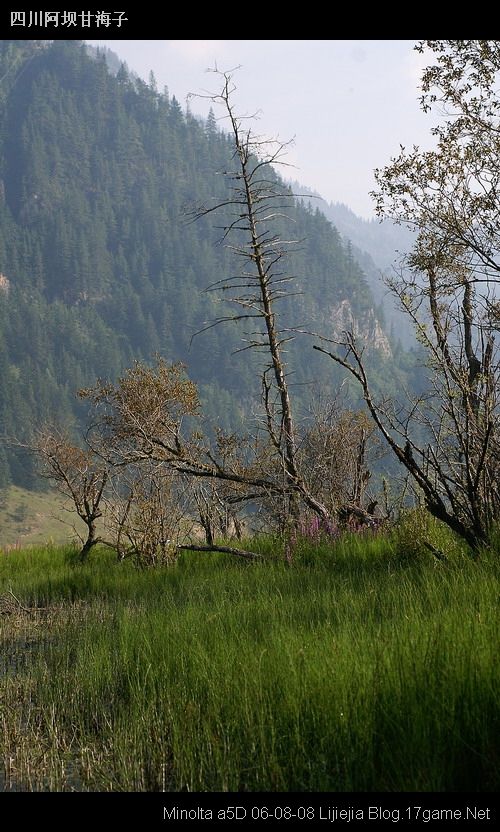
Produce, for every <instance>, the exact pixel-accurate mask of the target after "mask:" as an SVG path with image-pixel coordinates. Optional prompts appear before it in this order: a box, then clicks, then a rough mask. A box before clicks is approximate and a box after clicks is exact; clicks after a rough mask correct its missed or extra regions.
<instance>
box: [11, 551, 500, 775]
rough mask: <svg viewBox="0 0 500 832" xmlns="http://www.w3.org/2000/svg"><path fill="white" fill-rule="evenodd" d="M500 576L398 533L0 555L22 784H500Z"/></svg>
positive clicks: (493, 567)
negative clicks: (426, 555)
mask: <svg viewBox="0 0 500 832" xmlns="http://www.w3.org/2000/svg"><path fill="white" fill-rule="evenodd" d="M258 547H259V549H260V550H261V551H262V552H263V553H264V552H266V551H267V552H269V553H272V548H273V543H272V541H270V540H264V539H263V540H261V541H259V543H258ZM497 580H498V558H493V557H492V558H484V560H482V561H481V562H480V563H479V564H473V563H471V562H470V561H464V562H463V563H462V562H460V563H456V562H454V561H451V562H450V563H449V564H448V565H446V566H441V565H440V564H438V565H437V568H436V567H435V565H434V563H433V562H432V561H431V560H423V559H420V560H418V559H417V560H415V559H413V560H411V561H410V560H409V559H405V558H402V557H401V556H400V555H398V554H397V553H396V552H395V550H394V546H393V543H392V541H390V540H387V539H384V538H378V539H377V541H376V542H375V541H374V542H373V543H372V544H371V545H370V547H369V548H368V550H366V549H363V547H362V546H361V544H360V542H359V539H357V540H354V539H349V538H346V539H345V540H343V541H342V542H341V544H338V545H336V546H335V547H334V548H332V547H330V548H329V550H327V549H326V548H325V549H324V550H323V551H322V552H317V551H313V550H311V552H310V553H309V557H306V553H305V552H304V561H303V562H302V563H300V564H298V563H297V564H296V565H295V566H293V567H292V568H290V567H288V566H286V565H285V564H284V563H283V562H277V561H273V560H272V559H268V560H267V561H265V562H264V563H261V564H251V565H249V564H246V563H244V564H243V563H239V562H238V563H234V562H233V561H231V560H230V559H228V558H226V557H218V556H216V555H210V556H208V557H206V556H204V555H194V556H193V555H192V554H189V555H183V556H182V557H181V558H180V559H179V561H178V563H177V564H176V565H175V566H174V567H173V568H171V569H168V570H158V571H147V570H146V571H143V572H141V571H137V570H134V569H133V567H132V566H131V564H129V563H127V562H125V563H121V564H118V563H116V561H115V562H114V563H113V560H112V556H111V555H110V554H109V553H107V552H105V551H101V552H95V553H94V554H93V555H92V558H91V560H90V561H89V563H88V564H86V565H83V566H82V565H74V564H73V563H72V557H71V550H68V549H66V550H54V549H52V550H38V551H25V552H16V553H11V554H10V555H8V556H5V557H1V558H0V597H1V598H2V600H3V599H6V598H7V597H8V598H10V607H9V609H10V610H11V614H10V615H9V616H5V619H4V620H5V622H6V627H5V628H4V631H3V636H2V637H3V642H4V644H3V646H4V648H5V649H4V650H3V655H4V656H5V657H6V660H5V661H7V662H9V656H10V664H8V665H7V666H8V668H9V670H8V672H7V673H6V672H3V673H1V672H0V695H1V696H2V702H3V703H5V707H4V708H3V709H2V712H1V714H0V721H1V726H2V730H1V732H0V738H1V739H0V748H1V757H2V758H3V759H4V760H5V759H6V758H9V759H10V764H9V765H10V770H11V771H13V772H15V776H14V779H13V782H12V783H11V787H16V788H20V787H23V786H24V787H29V788H30V789H32V790H36V789H40V788H48V789H71V788H77V789H79V790H88V789H98V790H101V789H102V790H112V791H117V790H127V791H129V790H160V789H166V790H183V789H188V790H200V791H203V790H209V791H214V790H215V791H227V790H231V791H238V790H263V791H277V790H281V791H290V790H292V791H293V790H297V791H323V790H325V791H336V790H341V791H358V790H361V791H370V790H375V791H398V790H402V791H413V790H415V791H447V790H449V791H461V790H464V791H489V790H495V789H496V788H498V785H499V783H500V759H499V757H498V751H497V740H496V738H497V736H498V730H499V728H500V725H499V722H498V713H499V704H500V703H499V699H498V691H499V690H500V687H499V684H498V683H499V681H500V680H499V678H498V673H499V667H500V664H499V662H498V637H497V634H498V604H497V600H498V599H497V595H498V591H497ZM8 590H11V591H12V592H13V593H14V595H15V596H16V598H17V599H19V601H20V603H21V604H22V605H23V606H24V607H26V608H27V609H29V608H30V607H31V609H32V612H31V613H22V612H19V610H18V613H17V614H15V610H14V608H13V606H12V596H9V595H8V592H7V591H8ZM6 603H7V602H6ZM14 606H15V604H14ZM36 606H39V607H43V608H44V609H43V610H41V611H40V612H39V613H36V610H35V607H36ZM30 622H31V623H30ZM42 622H43V626H42V627H40V624H41V623H42ZM20 633H22V636H21V637H22V643H23V645H26V644H29V645H30V647H29V653H28V655H27V648H26V647H24V659H23V661H21V659H20V657H19V656H18V654H17V653H16V650H17V649H18V648H17V645H18V643H19V638H20ZM56 635H57V638H55V636H56ZM27 667H29V673H26V668H27ZM28 709H29V719H27V717H28ZM42 751H43V753H42Z"/></svg>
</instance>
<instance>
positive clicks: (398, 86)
mask: <svg viewBox="0 0 500 832" xmlns="http://www.w3.org/2000/svg"><path fill="white" fill-rule="evenodd" d="M89 43H92V44H94V45H96V46H98V45H106V46H108V47H109V48H110V49H112V50H113V51H114V52H116V54H117V55H119V57H120V58H122V59H123V60H124V61H126V63H127V64H128V66H129V67H130V69H132V70H134V71H135V72H137V73H138V74H139V75H141V76H142V77H143V78H145V79H146V80H147V79H148V77H149V72H150V70H151V69H152V70H153V72H154V74H155V76H156V80H157V84H158V89H159V90H162V89H163V87H164V86H165V85H167V86H168V88H169V92H170V94H171V95H175V96H176V97H177V98H178V100H179V101H180V103H181V104H182V105H183V107H184V106H185V103H186V95H187V94H188V93H199V92H203V91H204V90H205V91H207V90H208V91H211V92H216V91H217V78H216V77H215V76H214V75H213V74H210V73H207V72H206V70H207V69H208V68H210V67H211V68H213V67H214V65H215V64H217V66H218V67H219V69H223V70H228V69H232V68H233V67H236V66H241V68H240V69H239V70H238V72H237V73H236V74H235V81H236V84H237V87H238V90H237V94H236V95H237V97H236V98H235V102H236V103H237V107H238V110H239V111H240V112H241V113H248V114H250V113H253V112H255V111H256V110H259V111H260V119H259V122H258V123H256V124H255V129H256V131H257V132H258V133H259V134H261V133H262V134H263V135H265V136H268V137H276V136H278V137H279V138H280V139H281V140H283V141H288V139H291V138H294V139H295V142H294V145H293V146H292V148H291V149H290V153H289V156H288V162H291V163H293V164H294V165H296V168H287V169H283V171H282V172H283V174H284V175H285V176H287V177H288V178H291V179H293V178H295V179H298V180H299V181H300V182H302V183H303V184H305V185H308V186H309V187H312V188H314V189H316V190H317V191H318V192H319V193H320V194H321V195H322V196H323V197H324V198H325V199H326V200H328V201H333V202H345V203H346V204H347V205H349V206H350V207H351V208H352V209H353V210H354V211H355V212H356V213H358V214H360V215H362V216H365V217H370V216H372V215H373V211H372V201H371V199H370V197H369V191H370V190H371V189H372V188H373V186H374V179H373V169H374V168H375V167H381V166H383V165H384V164H386V163H387V162H388V161H389V159H390V157H391V156H392V155H394V154H396V153H397V152H398V150H399V145H400V143H401V144H403V145H406V146H409V145H412V144H420V145H421V146H429V144H430V138H429V128H430V126H431V121H432V119H431V117H430V116H425V115H424V114H423V113H422V112H421V111H420V109H419V106H418V95H419V90H418V84H419V80H420V71H421V69H422V67H423V66H424V65H425V60H424V59H423V58H422V57H421V56H420V55H418V54H417V53H416V52H414V50H413V46H414V43H415V42H414V41H407V40H341V41H339V40H147V41H145V40H126V41H124V40H111V41H106V40H103V41H89ZM190 106H191V109H192V111H193V112H199V113H202V114H206V112H207V111H208V104H206V103H205V102H202V101H199V100H196V99H192V100H191V102H190ZM216 115H217V113H216Z"/></svg>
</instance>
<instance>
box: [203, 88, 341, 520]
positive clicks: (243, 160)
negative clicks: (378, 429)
mask: <svg viewBox="0 0 500 832" xmlns="http://www.w3.org/2000/svg"><path fill="white" fill-rule="evenodd" d="M218 75H219V76H220V77H221V79H222V89H221V92H220V93H218V94H217V95H214V96H210V100H211V102H212V104H214V105H215V106H221V107H222V110H223V114H224V116H223V117H224V118H225V119H226V120H227V122H228V124H229V129H230V134H231V137H232V140H233V146H234V152H233V160H234V163H235V164H234V168H233V169H231V170H228V171H224V175H225V177H226V178H227V179H228V181H229V189H228V196H227V198H226V199H224V200H222V201H216V202H215V203H214V204H204V205H202V206H199V207H198V208H197V209H196V210H195V211H194V212H193V214H192V217H193V219H197V220H198V219H200V218H203V217H207V216H208V215H210V214H212V213H214V212H217V213H218V214H219V215H223V224H222V225H221V226H219V229H220V231H221V232H222V240H223V241H224V242H225V244H226V246H227V247H228V249H229V250H230V251H231V252H232V253H233V254H234V255H235V256H236V257H237V258H239V259H240V260H242V261H243V263H244V267H243V269H242V271H241V272H240V273H239V274H236V275H233V276H232V277H227V276H225V277H223V278H221V280H219V281H217V282H216V283H215V284H214V285H212V286H210V287H208V288H209V290H210V291H216V292H222V293H224V295H225V297H226V299H227V300H228V301H229V302H232V303H233V304H235V305H236V306H237V307H239V309H240V311H238V312H237V313H236V314H235V315H232V316H227V317H222V318H219V319H218V320H217V321H214V322H212V323H211V324H209V325H208V326H217V325H218V324H221V323H224V322H226V321H228V320H231V321H238V322H242V321H243V322H248V321H251V323H252V326H253V327H256V328H255V329H252V330H250V331H249V332H246V333H245V346H243V347H242V348H241V350H239V351H243V350H257V351H259V352H260V353H261V354H262V353H263V354H264V355H265V360H264V367H263V370H262V401H263V405H264V412H265V418H264V425H265V431H266V434H267V438H268V441H269V444H270V447H272V448H273V450H274V454H275V456H276V457H277V458H278V459H279V465H278V468H279V470H280V471H281V470H282V471H283V472H284V488H285V491H286V492H287V495H288V505H289V507H290V512H291V513H292V515H296V514H297V511H298V506H297V500H301V501H302V502H303V503H304V504H305V505H307V506H308V508H309V509H311V510H312V511H314V512H315V513H316V514H318V515H320V516H321V517H323V518H325V519H328V510H327V508H326V506H325V505H324V504H323V503H322V502H321V501H320V500H318V499H317V497H316V496H315V495H314V493H313V492H312V491H310V489H309V488H308V487H307V484H306V482H305V480H304V478H303V476H302V475H301V472H300V469H299V465H298V452H297V429H296V425H295V419H294V415H293V408H292V402H291V398H290V391H289V386H288V381H287V368H286V363H285V360H284V345H285V344H286V342H287V341H289V340H290V339H291V337H293V336H291V335H290V333H286V334H285V333H284V332H282V331H280V328H279V326H278V322H277V312H276V304H277V303H278V302H279V301H280V299H282V298H283V297H284V296H290V294H291V291H290V289H289V286H288V284H289V283H290V282H291V281H292V280H293V278H292V276H290V275H287V274H286V273H284V272H283V271H282V261H283V259H284V258H285V257H286V255H287V253H288V252H289V251H290V250H291V249H292V248H293V247H294V246H296V245H297V244H298V242H299V241H298V240H295V239H285V238H284V237H283V236H282V235H281V234H280V232H279V231H278V225H279V223H280V222H282V221H283V220H288V218H287V215H286V210H287V208H290V207H291V204H292V194H291V192H290V190H289V188H287V187H286V186H285V185H284V184H283V183H282V182H281V181H280V180H279V179H278V177H277V176H276V175H275V172H274V170H273V166H275V165H279V164H284V161H283V155H284V152H285V150H286V145H285V144H283V143H282V142H279V141H269V140H266V139H262V138H260V137H258V136H256V135H254V133H253V132H252V130H251V129H249V128H247V127H246V126H245V124H244V119H243V118H242V117H240V116H238V115H237V113H236V111H235V108H234V105H233V102H232V95H233V93H234V90H235V86H234V84H233V80H232V76H231V73H226V72H221V73H218ZM272 485H273V487H272V491H273V492H276V491H280V490H281V491H282V490H283V482H279V483H278V482H276V481H274V483H273V484H272ZM264 487H265V486H264Z"/></svg>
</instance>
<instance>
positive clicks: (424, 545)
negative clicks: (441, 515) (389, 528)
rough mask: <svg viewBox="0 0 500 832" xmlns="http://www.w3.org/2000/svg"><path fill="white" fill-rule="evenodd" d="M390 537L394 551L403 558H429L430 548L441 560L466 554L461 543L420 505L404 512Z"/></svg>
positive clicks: (463, 543) (465, 546) (465, 548)
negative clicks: (440, 555)
mask: <svg viewBox="0 0 500 832" xmlns="http://www.w3.org/2000/svg"><path fill="white" fill-rule="evenodd" d="M393 536H394V543H395V547H396V551H397V552H399V553H400V554H401V555H402V556H403V557H407V558H418V557H423V556H425V557H430V552H431V551H432V549H434V550H436V551H437V553H438V554H442V555H443V556H444V557H449V556H451V557H455V558H456V557H460V556H461V555H465V554H467V552H468V551H469V550H468V546H467V544H466V543H465V541H464V540H462V539H460V538H459V537H458V536H457V535H455V534H453V532H452V531H451V530H450V529H449V528H448V526H446V525H445V524H444V523H442V522H440V521H439V520H436V518H435V517H433V516H432V514H430V513H429V512H428V511H427V510H426V509H425V508H424V507H423V506H419V507H417V508H411V509H404V510H403V512H402V513H401V516H400V518H399V520H398V522H397V524H396V526H395V529H394V531H393ZM429 546H430V547H432V549H430V548H429Z"/></svg>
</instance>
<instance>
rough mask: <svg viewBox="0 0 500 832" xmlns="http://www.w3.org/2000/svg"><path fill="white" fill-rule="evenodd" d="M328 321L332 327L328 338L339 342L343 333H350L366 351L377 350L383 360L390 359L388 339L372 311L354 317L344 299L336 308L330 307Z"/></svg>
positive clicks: (347, 301)
mask: <svg viewBox="0 0 500 832" xmlns="http://www.w3.org/2000/svg"><path fill="white" fill-rule="evenodd" d="M329 320H330V323H331V327H332V331H331V333H330V335H329V337H330V338H334V339H338V340H339V341H340V340H342V337H343V333H344V332H346V331H351V332H352V333H353V335H354V336H355V337H356V338H357V339H358V340H359V341H361V342H362V343H363V344H364V345H366V348H367V349H368V350H377V351H378V352H380V354H381V355H382V356H383V357H384V358H392V349H391V345H390V343H389V339H388V338H387V335H386V334H385V332H384V330H383V329H382V327H381V325H380V322H379V321H378V320H377V318H376V316H375V312H374V310H373V309H369V310H368V311H367V312H366V313H365V314H363V316H362V317H359V315H358V317H355V315H354V313H353V309H352V306H351V303H350V301H349V300H348V299H347V298H346V299H345V300H343V301H341V302H340V303H339V304H338V306H333V307H331V309H330V314H329Z"/></svg>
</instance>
